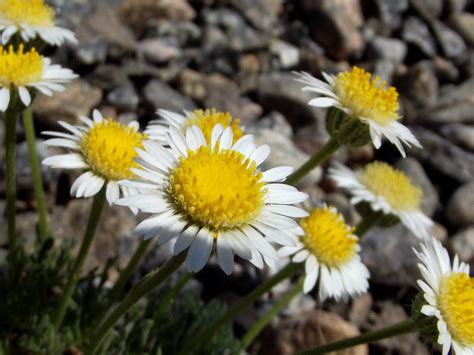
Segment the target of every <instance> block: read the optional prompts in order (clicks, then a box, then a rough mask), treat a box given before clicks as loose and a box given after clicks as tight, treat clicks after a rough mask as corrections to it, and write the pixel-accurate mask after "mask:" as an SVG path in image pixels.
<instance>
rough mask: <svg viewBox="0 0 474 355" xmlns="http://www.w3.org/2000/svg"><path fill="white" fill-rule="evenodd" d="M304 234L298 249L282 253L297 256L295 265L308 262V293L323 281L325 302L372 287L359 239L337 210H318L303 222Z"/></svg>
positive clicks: (321, 292) (288, 248)
mask: <svg viewBox="0 0 474 355" xmlns="http://www.w3.org/2000/svg"><path fill="white" fill-rule="evenodd" d="M300 225H301V227H302V229H303V231H304V234H303V235H300V236H299V237H298V241H297V243H296V246H286V247H283V248H281V249H280V250H279V251H278V254H279V255H280V256H288V255H294V256H293V258H292V259H293V262H296V263H301V262H305V273H306V276H305V280H304V286H303V290H304V292H309V291H311V290H312V289H313V288H314V286H315V285H316V282H317V281H318V278H319V290H318V298H319V299H320V300H321V301H324V300H325V299H326V298H329V297H334V298H335V299H336V300H339V299H344V300H346V299H347V298H349V297H351V296H354V295H358V294H360V293H363V292H365V291H367V289H368V287H369V283H368V278H369V271H368V270H367V268H366V267H365V265H364V264H363V263H362V261H361V259H360V256H359V250H360V246H359V244H358V241H359V238H357V237H356V236H355V235H354V234H353V231H354V228H351V227H350V226H348V225H347V224H346V223H345V222H344V218H343V217H342V215H341V214H340V213H338V212H337V211H336V209H335V208H334V207H327V206H323V207H318V208H315V209H313V211H312V212H311V214H310V215H309V216H308V217H306V218H304V219H302V220H301V221H300Z"/></svg>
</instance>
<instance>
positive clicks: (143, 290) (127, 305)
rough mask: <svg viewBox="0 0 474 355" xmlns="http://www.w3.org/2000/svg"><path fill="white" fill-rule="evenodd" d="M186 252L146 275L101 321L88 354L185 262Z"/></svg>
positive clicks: (93, 333) (91, 353) (95, 349)
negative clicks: (133, 308) (115, 325)
mask: <svg viewBox="0 0 474 355" xmlns="http://www.w3.org/2000/svg"><path fill="white" fill-rule="evenodd" d="M185 258H186V254H185V253H181V254H179V255H176V256H175V257H173V258H172V259H171V260H169V261H168V262H167V263H166V264H165V265H164V266H163V267H162V268H160V269H157V270H153V271H151V272H150V273H148V274H147V275H146V276H144V277H143V278H142V279H141V280H140V281H139V282H138V284H136V285H135V286H134V287H133V288H132V289H131V290H130V292H129V293H128V294H127V296H125V298H124V299H123V301H122V302H120V304H119V305H118V306H117V307H116V308H115V309H114V310H113V311H112V313H110V315H108V316H106V317H105V319H104V320H103V321H102V322H100V325H99V327H98V329H95V330H94V331H93V332H92V337H91V341H90V345H89V348H88V350H87V351H86V354H87V355H93V354H95V353H96V351H97V350H98V348H99V346H100V344H101V342H102V340H103V339H104V337H105V335H106V334H107V333H108V331H109V330H110V329H111V328H112V327H113V326H114V324H115V323H116V322H117V321H118V320H119V319H120V318H121V317H122V316H123V315H125V314H126V313H127V312H128V311H129V310H130V309H131V308H132V307H133V306H134V305H135V304H137V302H138V301H140V300H141V299H142V298H143V297H145V296H146V295H147V294H149V293H150V292H151V291H153V290H154V289H155V288H156V287H158V286H159V285H160V284H161V283H162V282H163V281H164V280H166V279H167V278H168V276H170V275H171V274H172V273H173V272H174V271H176V269H178V267H179V266H180V265H181V264H182V263H183V262H184V260H185Z"/></svg>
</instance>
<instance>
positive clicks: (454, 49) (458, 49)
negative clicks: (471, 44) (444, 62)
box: [431, 21, 466, 59]
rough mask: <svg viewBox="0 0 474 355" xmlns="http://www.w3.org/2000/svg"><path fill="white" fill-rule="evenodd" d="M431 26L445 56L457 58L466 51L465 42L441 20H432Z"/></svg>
mask: <svg viewBox="0 0 474 355" xmlns="http://www.w3.org/2000/svg"><path fill="white" fill-rule="evenodd" d="M431 26H432V28H433V31H434V33H435V35H436V38H437V39H438V42H439V44H440V45H441V49H442V50H443V53H444V55H445V56H446V57H448V58H453V59H455V58H459V56H460V55H462V54H463V53H464V52H465V51H466V44H465V43H464V40H463V39H462V37H461V36H460V35H459V34H458V33H457V32H455V31H453V30H452V29H450V28H449V27H448V26H446V25H445V24H443V23H442V22H441V21H434V22H432V24H431Z"/></svg>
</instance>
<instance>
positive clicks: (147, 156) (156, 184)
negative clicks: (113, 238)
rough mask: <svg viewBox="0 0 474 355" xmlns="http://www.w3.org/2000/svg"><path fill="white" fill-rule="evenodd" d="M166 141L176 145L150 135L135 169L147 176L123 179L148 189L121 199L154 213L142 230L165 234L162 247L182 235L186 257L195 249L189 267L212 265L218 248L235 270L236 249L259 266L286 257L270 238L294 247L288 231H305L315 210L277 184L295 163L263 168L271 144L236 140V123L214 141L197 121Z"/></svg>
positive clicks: (179, 243) (223, 262)
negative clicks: (303, 221)
mask: <svg viewBox="0 0 474 355" xmlns="http://www.w3.org/2000/svg"><path fill="white" fill-rule="evenodd" d="M165 138H166V142H165V143H164V144H165V145H166V146H169V147H170V149H167V148H165V147H164V146H162V145H161V144H159V143H158V142H155V141H152V140H149V141H146V142H144V143H143V149H138V150H137V151H138V156H139V159H138V160H137V161H138V162H139V164H140V167H139V168H138V169H133V172H134V173H135V174H136V175H137V176H138V177H139V178H141V179H142V180H139V181H133V180H126V181H123V182H121V184H122V185H123V186H128V187H135V188H145V189H147V192H146V193H142V194H140V195H138V196H133V197H128V198H123V199H121V200H119V201H118V202H117V203H118V204H121V205H124V206H131V207H136V208H138V209H140V210H141V211H142V212H146V213H151V214H152V216H151V217H149V218H148V219H146V220H144V221H143V222H142V223H140V224H139V225H138V226H137V229H136V231H137V233H139V234H142V235H144V236H145V238H153V237H158V243H160V244H162V243H165V242H167V241H169V240H171V239H173V238H175V237H177V238H176V242H175V244H174V247H173V251H174V253H175V254H179V253H181V252H182V251H183V250H185V249H186V248H188V247H189V251H188V254H187V259H186V263H187V267H188V270H189V271H199V270H200V269H201V268H202V267H204V265H205V264H206V262H207V260H208V258H209V256H210V254H211V251H212V249H213V246H214V245H215V246H216V251H217V260H218V262H219V265H220V267H221V268H222V270H224V272H226V273H227V274H230V273H231V272H232V269H233V262H234V260H233V255H234V254H237V255H239V256H240V257H242V258H244V259H249V260H250V261H251V262H252V263H254V264H255V265H256V266H259V267H263V261H265V262H266V263H267V264H269V265H270V266H271V265H273V264H274V263H275V260H277V259H278V255H277V253H276V252H275V250H274V249H273V247H272V246H271V244H270V243H269V242H275V243H279V244H293V243H294V241H293V239H292V238H291V237H290V236H289V235H288V234H286V233H285V231H288V232H289V231H291V230H293V229H294V228H298V224H297V223H296V222H295V221H294V220H293V219H292V217H304V216H306V215H307V213H306V212H305V211H303V210H302V209H299V208H297V207H293V206H289V205H290V204H293V203H298V202H301V201H303V200H305V199H306V198H307V195H306V194H304V193H301V192H299V191H297V190H296V189H295V188H294V187H291V186H288V185H285V184H281V183H277V182H281V181H283V180H284V179H285V178H286V177H287V176H288V175H289V174H290V173H291V172H292V168H291V167H277V168H273V169H270V170H267V171H261V170H260V168H259V166H260V164H261V163H262V162H263V161H264V160H265V159H266V158H267V156H268V155H269V153H270V149H269V147H268V146H266V145H263V146H260V147H256V146H255V144H254V143H253V136H251V135H245V136H242V137H241V138H240V139H238V140H236V141H234V139H233V131H232V128H231V127H227V128H226V129H223V127H222V125H220V124H217V125H216V126H214V128H213V129H212V132H211V137H210V141H209V142H208V141H207V140H206V138H205V136H204V133H203V131H202V130H201V129H200V128H199V127H198V126H196V125H194V126H192V127H190V128H188V129H187V130H186V133H185V135H183V133H182V132H181V130H180V129H178V128H176V127H174V126H171V127H170V128H169V129H168V132H167V133H166V135H165ZM290 235H292V234H291V233H290Z"/></svg>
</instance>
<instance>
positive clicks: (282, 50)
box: [270, 40, 300, 68]
mask: <svg viewBox="0 0 474 355" xmlns="http://www.w3.org/2000/svg"><path fill="white" fill-rule="evenodd" d="M270 52H271V53H272V54H273V55H274V56H275V57H276V58H277V60H278V63H279V67H281V68H291V67H294V66H296V65H298V63H299V62H300V52H299V49H298V48H297V47H295V46H293V45H291V44H289V43H287V42H283V41H280V40H272V41H271V44H270Z"/></svg>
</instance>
